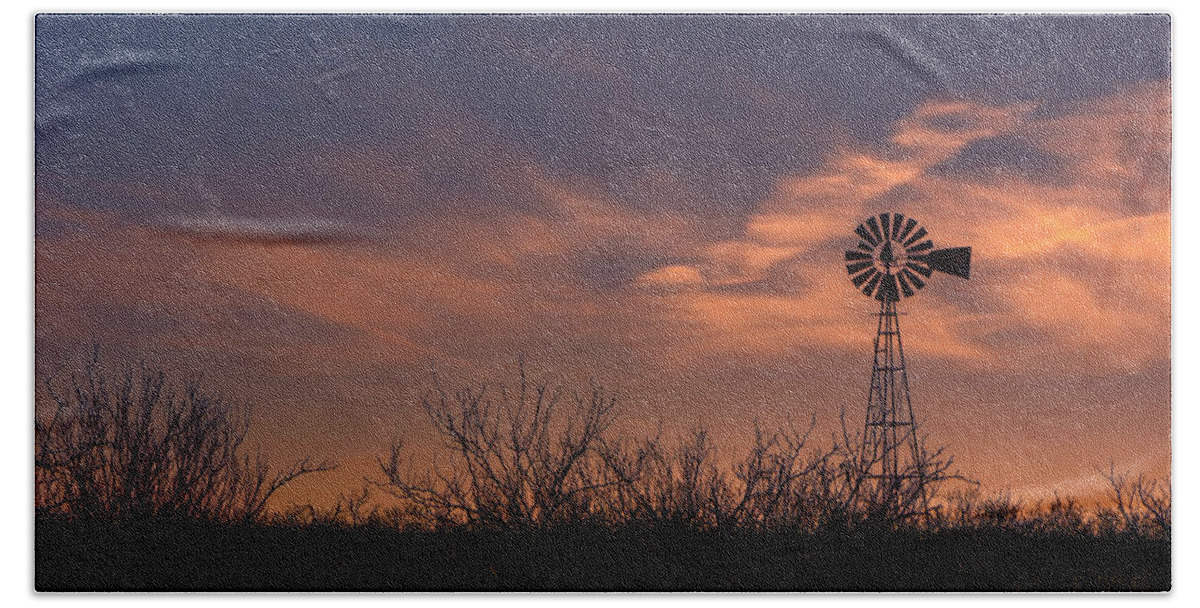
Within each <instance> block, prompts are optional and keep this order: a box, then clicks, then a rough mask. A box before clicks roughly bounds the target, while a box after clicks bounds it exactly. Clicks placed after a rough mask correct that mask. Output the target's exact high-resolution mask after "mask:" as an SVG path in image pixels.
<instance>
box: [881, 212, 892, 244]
mask: <svg viewBox="0 0 1200 608" xmlns="http://www.w3.org/2000/svg"><path fill="white" fill-rule="evenodd" d="M891 221H892V214H890V213H880V214H879V225H880V226H883V236H884V238H887V237H888V235H890V234H891V233H892V224H891Z"/></svg>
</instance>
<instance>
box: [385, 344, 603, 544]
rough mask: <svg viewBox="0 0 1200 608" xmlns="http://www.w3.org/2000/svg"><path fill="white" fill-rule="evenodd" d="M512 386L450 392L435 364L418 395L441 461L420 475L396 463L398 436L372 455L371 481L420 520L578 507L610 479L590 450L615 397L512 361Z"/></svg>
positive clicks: (536, 520) (529, 519) (517, 519)
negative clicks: (445, 462)
mask: <svg viewBox="0 0 1200 608" xmlns="http://www.w3.org/2000/svg"><path fill="white" fill-rule="evenodd" d="M519 367H520V369H519V377H520V379H519V382H518V384H517V386H516V387H515V388H514V389H509V388H508V387H506V386H503V385H501V386H500V387H499V388H498V389H497V390H489V389H488V387H486V386H481V387H479V388H473V387H467V388H463V389H461V390H459V391H457V392H455V393H454V394H453V395H452V394H450V393H448V392H447V391H446V390H445V388H443V386H442V384H441V381H440V379H439V378H438V376H437V374H436V372H434V374H433V382H434V389H433V390H432V391H431V392H430V393H429V394H427V395H425V396H424V397H423V398H422V399H421V405H422V406H423V408H424V410H425V413H426V415H427V417H428V419H429V421H430V422H431V423H432V425H433V427H434V429H435V430H436V432H437V433H438V434H439V435H440V436H441V437H442V438H443V439H444V440H446V441H447V442H448V444H449V447H450V449H451V459H452V461H451V463H450V464H449V466H448V467H445V468H442V467H439V466H438V465H436V464H435V465H434V467H433V468H432V469H430V470H428V471H426V472H424V473H415V472H414V471H413V467H412V466H411V463H410V466H409V467H408V468H407V469H405V468H403V467H404V463H403V453H404V449H403V443H402V442H401V441H399V440H397V441H395V442H393V444H392V446H391V450H390V452H389V454H388V456H387V457H386V458H381V459H379V466H380V471H381V472H382V474H383V480H382V481H376V482H375V484H376V485H377V486H378V487H380V488H382V489H383V490H385V491H386V492H388V493H390V494H391V495H393V496H395V497H398V498H400V499H401V500H402V501H403V502H404V503H405V508H406V509H408V511H409V512H410V514H411V515H412V516H414V517H416V518H417V519H419V520H421V521H424V522H426V523H428V524H430V525H446V524H452V525H462V524H466V525H472V526H500V527H511V526H541V525H545V524H549V523H552V522H554V521H556V520H561V519H569V518H572V517H579V516H582V515H584V514H585V513H584V512H586V511H587V510H588V506H587V505H588V501H589V496H588V495H589V494H590V493H592V492H594V491H597V490H599V489H602V488H605V487H607V486H609V485H610V484H611V483H612V482H611V481H610V480H606V479H604V478H603V477H602V476H601V475H600V467H599V464H600V463H599V460H598V455H597V452H596V448H597V446H598V445H599V441H600V438H601V437H602V436H603V435H604V433H605V432H606V431H607V430H608V428H609V426H610V425H611V424H612V422H613V420H614V417H615V412H616V406H617V398H616V397H615V396H613V395H610V394H608V393H606V392H605V390H604V389H603V388H602V387H600V386H596V385H593V386H592V387H591V388H590V390H589V391H588V392H586V393H582V394H580V393H574V392H573V393H570V394H569V395H568V394H567V393H566V391H564V389H563V388H562V387H561V386H557V387H552V386H550V385H549V384H548V383H546V382H537V383H533V382H530V380H529V378H528V376H527V374H526V372H525V365H524V362H523V361H522V362H521V363H520V366H519Z"/></svg>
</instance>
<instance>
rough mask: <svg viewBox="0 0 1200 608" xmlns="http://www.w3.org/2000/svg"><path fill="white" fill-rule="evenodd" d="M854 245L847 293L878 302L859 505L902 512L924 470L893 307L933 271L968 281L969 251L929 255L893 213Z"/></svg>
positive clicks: (920, 489)
mask: <svg viewBox="0 0 1200 608" xmlns="http://www.w3.org/2000/svg"><path fill="white" fill-rule="evenodd" d="M854 232H855V234H857V235H858V238H859V242H858V246H857V248H855V249H851V250H849V251H847V252H846V271H847V272H849V273H850V280H851V281H852V282H853V283H854V287H855V288H857V289H859V290H861V291H862V293H863V294H864V295H867V296H873V297H874V298H875V299H876V300H878V301H879V314H878V317H879V322H878V328H877V330H876V334H875V356H874V363H873V365H872V368H871V389H870V392H869V393H868V396H867V417H866V422H865V426H864V428H863V440H862V443H861V445H860V446H859V454H858V456H859V463H860V466H861V471H860V474H861V475H862V478H863V481H864V488H863V489H864V490H865V496H866V497H867V498H866V500H867V501H869V503H870V504H871V505H872V506H874V507H882V508H885V509H889V510H892V511H893V513H894V512H895V510H897V509H899V510H903V509H904V505H914V504H921V505H923V504H925V503H926V501H927V500H928V496H927V495H926V484H927V481H929V480H928V479H926V474H927V471H928V468H927V466H926V464H927V463H925V462H924V461H923V458H924V452H923V451H922V449H921V446H920V442H919V440H918V437H917V425H916V422H915V420H914V418H913V409H912V396H911V395H910V394H909V390H908V371H907V370H906V368H905V362H904V345H903V342H902V341H901V339H900V320H899V317H898V313H897V312H896V305H897V304H898V303H899V302H900V300H901V299H902V298H908V297H912V296H914V295H916V293H917V291H920V290H921V289H922V288H924V287H925V285H926V281H927V280H929V279H930V278H931V277H932V276H933V273H934V271H937V272H942V273H945V274H951V275H954V276H957V277H962V278H964V279H969V278H971V248H970V247H953V248H949V249H934V248H933V240H932V239H930V238H928V236H929V234H928V232H927V231H926V230H925V228H924V227H922V226H921V225H920V223H919V222H917V220H915V219H912V218H905V217H904V215H902V214H899V213H881V214H879V215H878V216H872V217H869V218H867V219H866V221H864V222H863V223H861V224H859V225H858V228H856V229H855V230H854Z"/></svg>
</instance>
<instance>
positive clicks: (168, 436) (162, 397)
mask: <svg viewBox="0 0 1200 608" xmlns="http://www.w3.org/2000/svg"><path fill="white" fill-rule="evenodd" d="M45 388H46V393H47V394H48V395H49V397H50V401H51V403H50V408H49V411H48V412H42V413H40V415H38V416H36V417H35V422H34V425H35V433H34V446H35V458H34V462H35V501H36V506H37V509H38V511H39V512H40V513H46V514H59V515H67V516H71V517H98V518H144V517H188V518H204V519H214V520H222V521H230V520H257V519H259V518H260V517H262V515H263V513H264V511H265V510H266V506H267V502H268V501H269V500H270V499H271V497H272V496H273V495H274V494H275V493H276V492H277V491H278V490H279V489H281V488H283V487H284V486H286V485H287V484H289V483H291V482H292V481H294V480H295V479H296V478H298V477H300V476H303V475H307V474H310V473H315V472H318V471H326V470H329V469H331V468H333V466H334V465H332V464H327V463H321V464H312V463H310V461H309V460H308V459H304V460H302V461H300V462H297V463H294V464H292V465H291V466H290V467H288V468H286V469H284V470H282V471H272V469H271V467H270V466H269V465H268V463H267V460H266V458H265V457H263V455H262V454H261V453H255V454H254V455H253V456H252V455H251V454H250V453H249V450H247V449H246V448H245V446H244V445H243V443H244V441H245V438H246V433H247V431H248V429H249V427H250V415H249V412H248V411H247V410H246V408H243V407H238V406H236V405H234V404H231V403H229V402H226V401H223V400H221V399H219V398H217V397H215V396H213V395H211V394H209V393H206V392H204V391H203V390H202V389H201V388H200V387H199V386H198V384H197V383H195V382H188V383H186V384H184V385H182V386H179V387H177V386H174V385H172V384H171V383H170V382H168V380H167V377H166V374H165V372H163V371H162V370H159V369H152V368H150V367H148V366H147V365H146V364H145V363H141V364H139V365H137V366H126V367H123V368H119V369H117V370H116V371H113V370H110V369H108V368H105V367H104V366H102V365H101V364H100V349H99V347H98V346H97V347H93V349H92V356H91V359H90V361H89V362H88V363H87V365H86V367H85V368H84V370H83V371H82V373H71V374H69V375H68V376H67V377H65V378H59V377H53V376H52V377H50V378H47V379H46V382H45Z"/></svg>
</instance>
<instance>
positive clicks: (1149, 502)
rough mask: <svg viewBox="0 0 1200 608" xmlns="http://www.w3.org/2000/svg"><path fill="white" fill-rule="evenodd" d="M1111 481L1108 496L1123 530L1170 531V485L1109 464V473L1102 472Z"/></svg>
mask: <svg viewBox="0 0 1200 608" xmlns="http://www.w3.org/2000/svg"><path fill="white" fill-rule="evenodd" d="M1100 473H1101V474H1102V475H1104V476H1105V478H1106V480H1107V481H1108V495H1109V498H1110V499H1111V500H1112V502H1113V505H1114V516H1115V519H1116V522H1115V523H1116V524H1117V526H1119V527H1120V528H1121V529H1124V530H1129V531H1132V532H1137V533H1141V534H1151V535H1160V534H1161V535H1166V536H1170V534H1171V486H1170V484H1169V483H1166V482H1162V481H1160V480H1157V479H1148V478H1146V477H1145V476H1143V475H1141V474H1139V475H1138V476H1137V477H1136V478H1133V479H1132V480H1131V479H1130V474H1129V473H1118V472H1117V469H1116V465H1115V464H1114V463H1111V462H1110V463H1109V465H1108V472H1107V473H1105V472H1104V471H1103V470H1101V471H1100Z"/></svg>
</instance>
